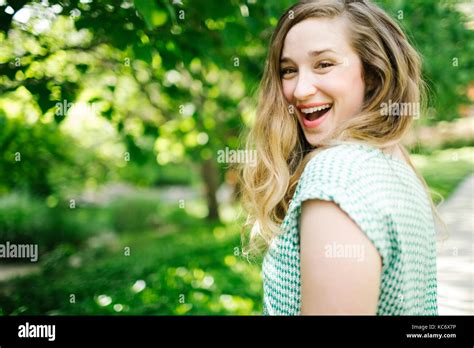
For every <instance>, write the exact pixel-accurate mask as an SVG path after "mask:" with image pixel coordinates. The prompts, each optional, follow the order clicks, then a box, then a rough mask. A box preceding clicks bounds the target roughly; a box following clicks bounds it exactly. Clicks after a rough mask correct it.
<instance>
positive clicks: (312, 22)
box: [282, 17, 351, 60]
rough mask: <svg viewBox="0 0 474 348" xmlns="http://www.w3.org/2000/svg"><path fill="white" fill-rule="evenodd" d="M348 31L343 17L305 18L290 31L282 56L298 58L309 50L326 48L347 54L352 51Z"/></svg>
mask: <svg viewBox="0 0 474 348" xmlns="http://www.w3.org/2000/svg"><path fill="white" fill-rule="evenodd" d="M347 33H348V30H347V22H346V20H345V19H344V18H342V17H337V18H309V19H305V20H304V21H301V22H299V23H298V24H296V25H294V26H293V27H292V28H291V29H290V30H289V31H288V34H287V35H286V37H285V42H284V44H283V50H282V57H287V58H291V59H294V60H297V59H298V58H302V57H303V56H306V54H307V52H310V51H320V50H324V49H331V50H333V51H334V52H336V53H339V54H347V53H349V51H351V48H350V43H349V37H348V34H347Z"/></svg>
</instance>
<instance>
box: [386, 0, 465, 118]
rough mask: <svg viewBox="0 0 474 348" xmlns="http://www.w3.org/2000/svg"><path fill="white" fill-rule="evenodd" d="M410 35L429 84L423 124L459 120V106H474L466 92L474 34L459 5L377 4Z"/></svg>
mask: <svg viewBox="0 0 474 348" xmlns="http://www.w3.org/2000/svg"><path fill="white" fill-rule="evenodd" d="M377 2H379V3H380V5H381V6H382V7H383V8H385V9H386V10H387V12H388V13H389V14H390V16H391V17H392V18H394V19H395V20H396V21H397V22H398V23H399V24H400V25H401V27H402V28H403V29H404V30H405V31H406V32H407V35H408V37H409V39H410V41H411V42H412V43H413V45H414V46H415V48H416V49H417V50H419V51H420V53H421V55H422V59H423V72H424V79H425V80H426V81H427V83H428V88H429V91H428V92H429V97H430V99H429V100H428V106H429V107H431V108H432V109H431V110H430V111H429V114H428V115H427V116H428V117H426V118H422V120H421V121H422V122H423V123H427V124H433V123H436V122H438V121H442V120H447V121H449V120H454V119H456V118H458V117H459V110H458V109H459V106H460V105H462V104H469V103H472V102H470V101H469V100H468V99H467V88H468V86H469V84H470V83H471V84H472V83H473V76H474V54H473V52H474V30H468V29H467V28H466V23H467V22H468V20H467V18H466V15H465V14H463V13H461V12H460V10H459V8H458V6H459V4H460V3H461V2H460V1H450V0H443V1H434V2H430V3H429V6H428V5H427V4H428V3H427V2H426V1H425V0H398V1H388V0H381V1H377Z"/></svg>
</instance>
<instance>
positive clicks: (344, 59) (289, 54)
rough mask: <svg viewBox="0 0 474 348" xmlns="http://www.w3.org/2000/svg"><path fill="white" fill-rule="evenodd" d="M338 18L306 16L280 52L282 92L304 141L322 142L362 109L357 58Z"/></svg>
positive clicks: (291, 33)
mask: <svg viewBox="0 0 474 348" xmlns="http://www.w3.org/2000/svg"><path fill="white" fill-rule="evenodd" d="M347 32H348V28H347V23H346V20H345V19H343V18H334V19H328V18H310V19H306V20H304V21H302V22H300V23H298V24H296V25H295V26H293V27H292V28H291V29H290V31H289V32H288V34H287V35H286V38H285V42H284V45H283V50H282V55H281V64H280V65H281V66H280V71H281V81H282V87H283V93H284V96H285V98H286V100H287V101H288V103H290V104H291V105H294V106H295V107H296V108H295V109H296V111H295V112H296V115H297V117H298V122H299V123H300V125H301V127H302V129H303V132H304V135H305V137H306V140H307V141H308V142H309V143H310V144H311V145H313V146H317V145H319V144H320V143H321V142H322V141H323V140H326V139H327V138H328V136H330V133H331V132H332V131H333V130H334V129H335V128H336V127H337V126H338V125H339V124H341V122H343V121H345V120H346V119H348V118H350V117H352V116H355V115H356V114H357V113H358V112H359V111H361V107H362V103H363V100H364V90H365V86H364V78H363V69H362V62H361V60H360V58H359V56H358V55H357V54H356V53H355V52H354V50H353V49H352V48H351V46H350V43H349V38H348V35H347Z"/></svg>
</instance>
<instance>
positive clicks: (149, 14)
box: [134, 0, 168, 30]
mask: <svg viewBox="0 0 474 348" xmlns="http://www.w3.org/2000/svg"><path fill="white" fill-rule="evenodd" d="M134 3H135V8H136V9H137V10H138V12H139V13H140V14H141V15H142V17H143V20H144V21H145V24H146V26H147V28H148V30H153V28H156V27H161V26H162V25H164V24H165V23H166V22H167V20H168V15H167V13H166V12H165V11H162V10H160V9H159V8H158V6H157V5H156V2H155V1H154V0H134Z"/></svg>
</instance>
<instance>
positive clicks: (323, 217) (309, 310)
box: [300, 200, 382, 314]
mask: <svg viewBox="0 0 474 348" xmlns="http://www.w3.org/2000/svg"><path fill="white" fill-rule="evenodd" d="M300 227H301V303H302V307H301V313H302V314H376V310H377V303H378V296H379V286H380V275H381V265H382V263H381V257H380V255H379V253H378V252H377V249H376V248H375V246H374V245H373V244H372V242H371V241H370V240H369V239H368V238H367V236H366V235H365V234H364V233H363V232H362V231H361V229H360V228H359V226H358V225H357V224H356V223H355V222H354V221H353V220H352V219H351V218H350V217H349V216H348V215H347V214H346V213H345V212H344V211H343V210H341V208H339V206H338V205H337V204H335V203H334V202H330V201H322V200H309V201H305V202H304V203H303V206H302V213H301V225H300ZM354 299H356V300H354Z"/></svg>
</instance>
